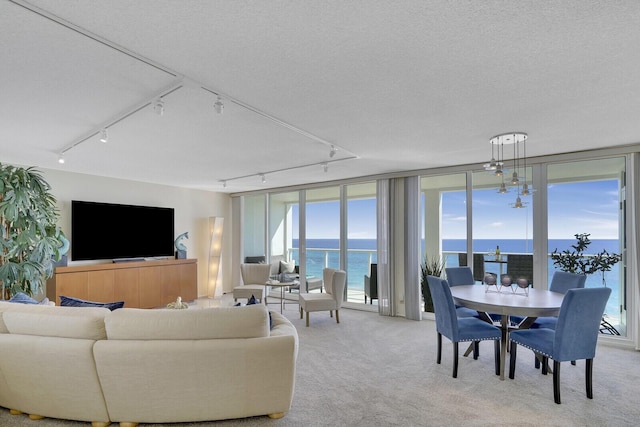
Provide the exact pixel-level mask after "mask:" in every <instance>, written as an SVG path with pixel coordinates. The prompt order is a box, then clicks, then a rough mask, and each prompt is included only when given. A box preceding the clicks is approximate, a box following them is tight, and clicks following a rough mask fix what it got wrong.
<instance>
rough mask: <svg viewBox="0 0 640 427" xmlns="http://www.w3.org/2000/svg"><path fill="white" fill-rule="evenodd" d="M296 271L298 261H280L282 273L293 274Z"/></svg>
mask: <svg viewBox="0 0 640 427" xmlns="http://www.w3.org/2000/svg"><path fill="white" fill-rule="evenodd" d="M295 270H296V260H295V259H292V260H291V261H289V262H286V261H280V273H285V274H286V273H293V272H295Z"/></svg>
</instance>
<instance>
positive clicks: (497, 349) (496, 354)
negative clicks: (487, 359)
mask: <svg viewBox="0 0 640 427" xmlns="http://www.w3.org/2000/svg"><path fill="white" fill-rule="evenodd" d="M493 346H494V349H493V350H494V351H493V353H494V355H493V358H494V359H495V361H494V364H495V365H496V375H500V340H494V342H493Z"/></svg>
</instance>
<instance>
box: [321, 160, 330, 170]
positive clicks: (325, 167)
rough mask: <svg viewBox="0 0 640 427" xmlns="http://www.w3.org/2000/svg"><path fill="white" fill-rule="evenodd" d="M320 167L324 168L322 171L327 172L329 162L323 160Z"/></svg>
mask: <svg viewBox="0 0 640 427" xmlns="http://www.w3.org/2000/svg"><path fill="white" fill-rule="evenodd" d="M322 169H324V173H327V171H328V170H329V163H327V162H324V163H323V164H322Z"/></svg>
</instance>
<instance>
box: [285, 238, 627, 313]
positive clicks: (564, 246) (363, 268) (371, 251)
mask: <svg viewBox="0 0 640 427" xmlns="http://www.w3.org/2000/svg"><path fill="white" fill-rule="evenodd" d="M575 243H576V240H575V239H562V240H560V239H550V240H549V245H548V253H551V252H553V251H554V250H555V249H557V250H558V251H560V252H562V251H564V250H570V251H571V250H573V249H572V248H571V246H572V245H574V244H575ZM298 244H299V242H298V239H294V240H293V246H294V248H295V249H294V250H293V251H292V253H291V258H293V259H295V260H299V259H300V257H299V255H298V249H297V248H298ZM347 244H348V248H347V249H348V251H347V277H348V283H347V286H348V287H349V288H350V289H354V290H363V289H364V275H365V274H369V265H370V263H376V262H377V257H376V240H375V239H349V240H348V242H347ZM618 245H619V241H618V240H603V239H593V240H592V241H591V244H590V245H589V248H588V250H587V253H598V252H600V251H602V250H603V249H605V250H607V252H610V253H620V248H619V247H618ZM497 246H500V252H501V253H502V254H509V253H511V254H522V253H532V252H533V242H532V241H531V240H518V239H499V240H493V239H478V240H474V241H473V251H474V252H483V253H489V252H491V253H493V252H495V249H496V247H497ZM339 249H340V241H339V240H338V239H307V265H306V267H307V274H308V275H311V276H316V277H322V269H323V268H325V266H328V267H332V268H339V266H340V258H339V256H340V252H339ZM442 250H443V253H444V255H445V256H446V257H447V266H449V267H455V266H457V265H458V257H457V255H456V253H458V252H465V251H466V240H464V239H445V240H443V241H442ZM620 268H621V263H618V264H616V265H615V266H614V267H613V268H612V270H611V271H609V272H607V273H606V275H605V280H606V284H607V286H608V287H610V288H612V290H613V292H612V294H611V298H609V304H608V305H607V310H606V312H607V313H610V314H612V315H616V316H617V315H618V313H619V311H620V300H619V297H618V295H619V288H620V287H619V277H620ZM555 270H556V267H555V266H554V265H553V261H552V260H551V258H549V279H550V277H551V275H553V272H554V271H555ZM587 286H602V276H601V275H592V276H589V277H588V278H587Z"/></svg>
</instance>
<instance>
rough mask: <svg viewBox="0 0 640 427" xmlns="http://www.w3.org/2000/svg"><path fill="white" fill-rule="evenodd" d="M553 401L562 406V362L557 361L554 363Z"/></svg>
mask: <svg viewBox="0 0 640 427" xmlns="http://www.w3.org/2000/svg"><path fill="white" fill-rule="evenodd" d="M542 369H544V365H542ZM553 400H554V401H555V402H556V403H557V404H560V362H557V361H555V360H554V361H553Z"/></svg>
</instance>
